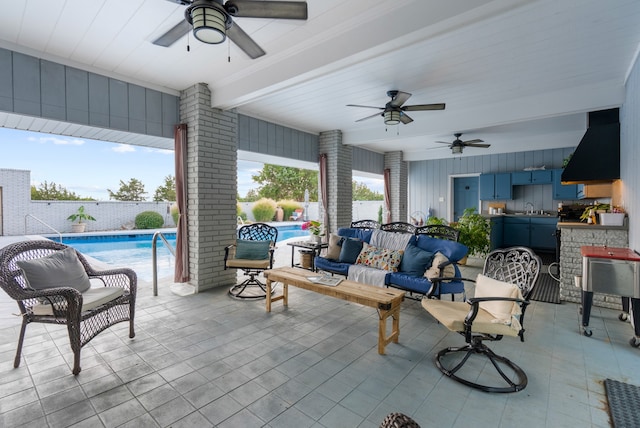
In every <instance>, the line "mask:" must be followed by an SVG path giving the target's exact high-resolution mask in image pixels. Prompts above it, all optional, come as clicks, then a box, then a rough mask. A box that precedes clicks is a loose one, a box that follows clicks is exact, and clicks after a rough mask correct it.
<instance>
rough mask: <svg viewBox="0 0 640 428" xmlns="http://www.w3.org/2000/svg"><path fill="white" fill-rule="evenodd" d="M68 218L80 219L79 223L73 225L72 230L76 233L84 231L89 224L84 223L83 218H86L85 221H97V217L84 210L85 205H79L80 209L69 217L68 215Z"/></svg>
mask: <svg viewBox="0 0 640 428" xmlns="http://www.w3.org/2000/svg"><path fill="white" fill-rule="evenodd" d="M67 220H70V221H72V222H74V221H76V220H78V222H77V223H74V224H72V225H71V231H72V232H74V233H78V232H84V229H85V227H86V226H87V224H86V223H83V220H85V221H87V220H91V221H96V219H95V218H93V217H92V216H91V215H89V214H87V213H86V212H85V211H84V205H80V207H78V211H76V212H75V213H73V214H71V215H70V216H69V217H67Z"/></svg>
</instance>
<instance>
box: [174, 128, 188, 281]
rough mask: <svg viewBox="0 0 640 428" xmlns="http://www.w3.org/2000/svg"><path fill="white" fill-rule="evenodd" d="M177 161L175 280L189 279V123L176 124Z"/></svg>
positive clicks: (175, 145)
mask: <svg viewBox="0 0 640 428" xmlns="http://www.w3.org/2000/svg"><path fill="white" fill-rule="evenodd" d="M173 138H174V147H175V162H176V203H177V204H178V212H179V213H180V215H179V216H178V224H177V225H176V226H177V233H176V266H175V272H174V274H173V281H174V282H178V283H182V282H188V281H189V230H188V228H187V225H188V220H187V188H186V183H187V177H186V173H187V169H186V165H185V164H186V156H187V125H186V124H184V123H183V124H180V125H176V126H175V128H174V131H173Z"/></svg>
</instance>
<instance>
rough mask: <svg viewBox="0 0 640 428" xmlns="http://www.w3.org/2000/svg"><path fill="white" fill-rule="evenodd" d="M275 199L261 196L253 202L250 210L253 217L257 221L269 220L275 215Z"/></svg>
mask: <svg viewBox="0 0 640 428" xmlns="http://www.w3.org/2000/svg"><path fill="white" fill-rule="evenodd" d="M276 207H277V205H276V201H274V200H273V199H269V198H262V199H260V200H258V201H256V202H255V203H254V204H253V208H252V210H251V212H252V213H253V218H255V219H256V221H259V222H265V221H271V220H273V216H275V215H276Z"/></svg>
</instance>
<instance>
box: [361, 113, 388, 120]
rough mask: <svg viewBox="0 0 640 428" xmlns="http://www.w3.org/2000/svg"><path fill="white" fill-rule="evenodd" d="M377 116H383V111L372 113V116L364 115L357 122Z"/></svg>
mask: <svg viewBox="0 0 640 428" xmlns="http://www.w3.org/2000/svg"><path fill="white" fill-rule="evenodd" d="M376 116H382V113H376V114H372V115H371V116H367V117H363V118H362V119H358V120H356V122H362V121H364V120H368V119H373V118H374V117H376Z"/></svg>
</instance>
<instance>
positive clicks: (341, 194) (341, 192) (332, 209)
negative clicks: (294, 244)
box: [318, 131, 377, 232]
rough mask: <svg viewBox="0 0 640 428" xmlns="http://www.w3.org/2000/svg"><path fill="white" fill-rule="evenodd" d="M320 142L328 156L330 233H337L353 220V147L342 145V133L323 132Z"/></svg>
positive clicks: (321, 147)
mask: <svg viewBox="0 0 640 428" xmlns="http://www.w3.org/2000/svg"><path fill="white" fill-rule="evenodd" d="M318 142H319V151H320V153H321V154H322V153H326V154H327V175H328V177H327V194H328V195H329V203H328V214H329V231H330V232H335V231H337V230H338V228H340V227H343V226H349V224H351V220H352V213H351V210H352V205H351V202H352V199H353V196H352V188H351V182H352V166H351V164H352V162H351V159H352V152H353V151H352V149H351V146H346V145H343V144H342V132H341V131H326V132H321V133H320V136H319V140H318ZM318 187H319V185H318ZM321 206H322V205H321ZM320 215H322V212H320ZM376 215H377V213H376Z"/></svg>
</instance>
